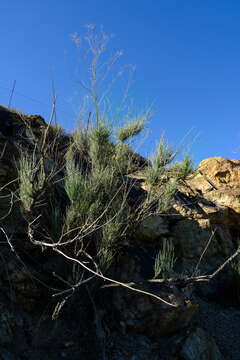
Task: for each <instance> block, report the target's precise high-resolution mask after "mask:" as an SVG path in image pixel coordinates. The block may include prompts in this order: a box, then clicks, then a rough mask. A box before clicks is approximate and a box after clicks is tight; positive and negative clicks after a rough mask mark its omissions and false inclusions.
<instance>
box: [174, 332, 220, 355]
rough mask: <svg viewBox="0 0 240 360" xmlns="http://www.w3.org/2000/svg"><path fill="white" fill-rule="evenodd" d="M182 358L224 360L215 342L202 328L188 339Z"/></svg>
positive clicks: (182, 351)
mask: <svg viewBox="0 0 240 360" xmlns="http://www.w3.org/2000/svg"><path fill="white" fill-rule="evenodd" d="M181 356H182V358H183V359H184V360H224V359H223V356H222V355H221V353H220V351H219V349H218V347H217V345H216V343H215V341H214V340H213V339H211V337H210V336H209V335H208V334H207V333H206V332H205V331H204V330H203V329H201V328H196V329H195V330H194V331H193V332H191V333H190V335H189V336H188V337H187V339H186V341H185V343H184V345H183V347H182V350H181Z"/></svg>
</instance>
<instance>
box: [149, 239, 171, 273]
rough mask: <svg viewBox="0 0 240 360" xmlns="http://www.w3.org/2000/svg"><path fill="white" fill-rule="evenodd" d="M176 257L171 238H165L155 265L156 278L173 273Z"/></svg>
mask: <svg viewBox="0 0 240 360" xmlns="http://www.w3.org/2000/svg"><path fill="white" fill-rule="evenodd" d="M175 262H176V258H175V255H174V245H173V242H172V241H171V240H169V239H168V240H166V239H164V240H163V241H162V246H161V249H160V250H159V252H158V254H157V256H156V259H155V265H154V273H155V275H154V278H157V277H159V276H162V277H163V278H168V277H170V276H171V275H172V273H173V268H174V264H175Z"/></svg>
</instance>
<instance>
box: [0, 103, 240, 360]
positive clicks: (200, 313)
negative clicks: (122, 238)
mask: <svg viewBox="0 0 240 360" xmlns="http://www.w3.org/2000/svg"><path fill="white" fill-rule="evenodd" d="M46 128H47V124H46V123H45V121H44V119H42V118H41V116H38V115H24V114H22V113H20V112H18V111H15V110H9V109H7V108H5V107H0V154H1V155H0V246H1V248H0V252H1V253H0V254H1V256H0V260H1V263H2V264H1V265H2V267H1V268H2V271H1V273H0V283H1V288H0V289H1V290H0V299H1V302H0V304H1V305H0V306H1V314H0V349H1V351H0V359H4V360H8V359H40V358H43V357H44V358H46V359H59V358H66V359H79V358H82V359H86V360H88V359H96V360H100V359H101V360H103V359H104V360H106V359H109V360H110V359H113V360H133V359H135V360H141V359H146V358H148V359H149V360H157V359H159V360H160V359H166V360H174V359H175V360H205V359H206V360H210V359H211V360H220V359H226V360H228V359H229V360H230V359H234V360H238V359H239V352H240V339H239V338H238V333H237V332H238V327H239V325H240V317H239V315H240V310H239V305H240V276H239V274H238V272H237V271H236V270H234V269H233V267H232V266H230V265H227V266H226V267H225V268H224V269H223V270H222V271H221V272H219V273H218V274H217V275H216V276H215V277H214V278H213V279H212V280H210V281H206V282H197V281H188V282H186V281H185V279H186V278H187V277H188V278H189V277H191V276H192V275H194V276H197V275H199V274H201V275H205V274H211V273H213V272H214V271H215V270H216V269H217V268H218V267H219V266H220V265H221V264H223V263H224V261H225V260H226V259H227V258H229V257H230V256H231V255H232V254H233V253H234V251H235V250H236V249H237V247H238V239H239V223H240V201H239V198H240V183H239V175H240V161H239V160H228V159H223V158H219V157H218V158H209V159H206V160H204V161H202V162H201V163H200V165H199V168H198V169H197V170H196V172H195V173H194V174H193V175H192V176H191V177H190V178H189V179H187V180H186V181H184V182H182V183H181V185H180V186H179V188H178V191H177V193H176V194H175V197H174V199H173V202H172V208H171V211H170V213H169V214H168V216H164V215H154V216H151V217H148V218H147V219H146V220H144V221H143V222H142V223H141V224H140V226H139V228H138V230H137V231H136V233H135V235H134V236H133V237H131V238H129V239H128V240H127V242H126V246H124V248H123V249H122V252H121V254H119V257H118V262H117V263H116V264H115V266H114V268H113V269H112V272H111V275H112V277H113V278H114V279H116V280H118V281H121V282H124V283H126V284H130V285H131V284H134V287H135V288H136V289H139V290H142V291H145V292H149V293H151V294H153V295H155V297H153V296H149V295H147V294H143V293H140V292H133V291H131V290H129V289H126V288H123V287H121V286H118V285H117V284H115V285H114V284H112V285H111V284H105V285H103V286H102V287H101V288H100V289H98V290H97V291H96V293H95V295H94V298H92V297H91V296H89V297H88V296H87V295H86V294H87V292H86V291H85V290H86V289H85V290H84V291H81V290H79V291H77V292H76V294H74V296H70V297H68V296H66V294H65V293H64V287H63V283H62V281H61V280H62V278H67V277H68V275H67V274H68V273H69V271H72V268H71V267H70V266H69V264H68V263H65V262H63V259H62V257H61V256H60V255H59V254H58V253H54V252H50V251H49V250H46V249H45V250H44V249H41V248H40V247H37V246H35V245H33V244H32V243H30V241H29V238H28V236H27V231H28V229H27V222H26V218H25V217H24V216H23V214H22V211H21V204H20V200H19V195H18V171H17V169H18V159H19V151H20V150H21V149H23V148H24V149H28V151H29V152H33V151H34V149H35V145H36V142H39V141H40V139H41V137H42V135H43V134H44V131H45V130H46ZM59 139H60V140H59V142H58V145H57V146H58V147H57V151H56V152H55V155H54V156H58V157H59V156H60V157H61V156H62V157H63V156H64V151H65V148H66V146H67V144H68V142H69V141H70V138H69V136H68V135H61V136H60V138H59ZM139 159H140V158H139ZM54 161H56V158H54V157H53V158H49V159H48V167H49V169H50V170H49V171H51V168H52V167H53V166H54ZM139 161H142V159H140V160H139ZM60 185H61V184H59V185H57V187H56V188H54V191H56V196H57V197H58V201H59V203H64V202H66V201H67V200H66V196H65V195H64V193H63V191H62V188H61V186H60ZM145 188H146V187H144V179H143V181H142V182H139V184H138V183H136V185H135V188H134V191H135V194H136V195H134V196H136V197H138V194H141V191H146V190H143V189H145ZM44 214H45V215H44V216H45V218H46V221H47V218H48V212H47V209H46V211H45V213H44ZM163 241H171V242H172V243H173V244H174V249H175V256H176V259H177V261H176V266H175V273H174V276H173V281H171V282H156V281H149V279H153V277H154V271H153V269H154V259H155V256H156V253H157V251H158V249H159V246H160V245H161V243H162V242H163ZM43 250H44V251H43ZM65 275H66V277H65ZM69 278H70V277H69ZM69 281H70V280H69ZM89 286H90V285H89ZM157 297H160V298H162V299H164V300H165V301H166V302H169V303H170V304H172V305H173V306H169V305H168V304H166V303H163V302H161V301H160V300H159V298H157ZM61 309H62V311H61Z"/></svg>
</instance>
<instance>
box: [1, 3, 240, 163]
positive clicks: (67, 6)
mask: <svg viewBox="0 0 240 360" xmlns="http://www.w3.org/2000/svg"><path fill="white" fill-rule="evenodd" d="M86 24H96V25H98V26H99V25H103V26H104V29H105V31H106V32H107V33H113V34H114V35H115V36H114V38H113V39H112V40H111V43H110V50H112V51H114V50H116V49H119V50H123V51H124V55H123V56H122V58H121V63H122V64H134V65H136V71H135V74H134V82H133V84H132V88H131V92H130V97H131V98H132V99H133V100H134V106H135V107H136V110H140V109H141V108H145V107H146V106H148V105H150V104H152V103H153V109H154V115H153V117H152V118H151V121H150V122H149V124H148V127H149V130H150V136H149V140H148V141H146V143H145V145H144V147H143V149H142V152H143V153H146V152H148V151H150V150H151V149H153V147H154V144H155V141H156V140H157V139H158V138H159V136H160V134H161V132H162V131H164V132H165V135H166V137H167V139H168V140H169V142H170V143H171V144H176V145H177V144H179V143H180V142H181V140H182V139H183V138H184V136H185V135H186V134H187V133H188V132H189V131H190V130H191V129H193V130H192V131H191V133H190V135H188V137H187V138H186V140H185V143H187V144H189V145H191V151H190V154H191V155H192V156H193V158H194V159H195V161H196V163H198V162H199V161H200V160H201V159H203V158H206V157H210V156H223V157H228V158H237V159H240V122H239V119H240V2H239V1H238V0H231V1H227V0H204V1H202V0H116V1H115V0H91V1H86V0H41V1H40V0H38V1H37V0H23V1H20V0H12V1H10V2H7V1H1V4H0V31H1V56H0V69H1V76H0V96H1V101H0V103H1V104H4V105H7V104H8V101H9V96H10V89H11V87H12V84H13V81H14V80H16V89H15V93H14V96H13V99H12V106H13V107H16V108H19V109H21V110H22V111H24V112H27V113H40V114H42V115H43V116H44V117H45V118H46V119H48V118H49V114H50V109H51V83H52V79H53V78H54V82H55V88H56V93H57V95H58V99H57V104H58V107H57V114H58V121H59V123H60V124H61V125H63V126H64V127H65V128H66V129H67V130H71V129H72V128H73V126H74V121H75V118H76V111H77V106H78V103H80V101H81V98H78V93H77V92H78V90H79V83H78V81H77V78H76V77H75V74H76V72H75V70H76V67H77V64H78V53H77V51H76V48H75V46H74V44H73V42H72V41H71V34H72V33H74V32H78V33H79V34H82V33H84V31H85V30H84V26H85V25H86ZM114 91H118V90H117V89H115V90H114ZM79 94H80V93H79ZM114 96H115V98H117V95H114ZM70 99H72V101H70Z"/></svg>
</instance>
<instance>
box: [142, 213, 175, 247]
mask: <svg viewBox="0 0 240 360" xmlns="http://www.w3.org/2000/svg"><path fill="white" fill-rule="evenodd" d="M168 234H169V225H168V222H167V220H166V219H164V218H163V217H161V216H157V215H155V216H150V217H148V218H147V219H145V220H143V222H142V223H141V224H140V226H139V228H138V230H137V232H136V234H135V236H136V240H137V241H140V242H142V243H154V242H156V241H159V240H160V239H161V238H162V237H164V236H165V235H168Z"/></svg>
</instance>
